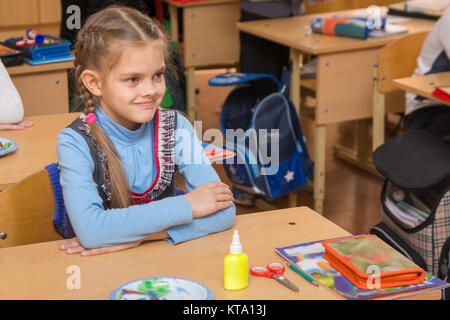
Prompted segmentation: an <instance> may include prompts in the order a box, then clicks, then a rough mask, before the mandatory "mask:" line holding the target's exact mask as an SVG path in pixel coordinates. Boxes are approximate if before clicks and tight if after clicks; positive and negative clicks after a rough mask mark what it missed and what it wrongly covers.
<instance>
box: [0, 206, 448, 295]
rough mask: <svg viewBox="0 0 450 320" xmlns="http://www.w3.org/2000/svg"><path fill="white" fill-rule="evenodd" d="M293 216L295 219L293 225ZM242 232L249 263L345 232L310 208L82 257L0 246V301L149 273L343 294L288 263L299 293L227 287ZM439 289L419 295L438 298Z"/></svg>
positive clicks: (217, 289)
mask: <svg viewBox="0 0 450 320" xmlns="http://www.w3.org/2000/svg"><path fill="white" fill-rule="evenodd" d="M291 222H295V225H292V224H290V223H291ZM234 229H238V230H239V236H240V239H241V243H242V245H243V251H244V253H246V254H247V255H248V257H249V265H250V266H253V265H265V264H267V263H268V262H271V261H279V262H282V259H281V258H280V257H279V256H278V255H277V254H276V253H275V251H274V248H275V247H280V246H287V245H291V244H296V243H302V242H309V241H314V240H320V239H325V238H330V237H338V236H347V235H349V233H348V232H346V231H345V230H343V229H341V228H340V227H338V226H337V225H335V224H333V223H332V222H330V221H328V220H327V219H325V218H323V217H322V216H320V215H319V214H317V213H315V212H314V211H312V210H311V209H308V208H306V207H299V208H291V209H284V210H277V211H270V212H262V213H254V214H248V215H240V216H237V217H236V223H235V226H234V227H233V228H232V229H230V230H227V231H224V232H219V233H215V234H211V235H208V236H206V237H203V238H199V239H195V240H191V241H187V242H184V243H180V244H177V245H170V244H168V243H167V242H166V241H157V242H147V243H144V244H143V245H141V246H139V247H137V248H133V249H130V250H125V251H120V252H116V253H110V254H106V255H99V256H93V257H82V256H80V255H67V254H66V253H65V252H62V251H59V249H58V246H59V244H61V242H62V241H54V242H45V243H39V244H33V245H26V246H20V247H11V248H4V249H0V261H1V263H0V274H1V275H3V276H2V277H0V299H1V300H6V299H108V298H109V295H110V293H111V292H112V291H113V290H114V289H115V288H117V287H118V286H120V285H122V284H124V283H126V282H129V281H132V280H136V279H139V278H144V277H151V276H173V277H183V278H188V279H192V280H195V281H198V282H201V283H202V284H204V285H205V286H207V287H208V288H209V289H211V291H212V292H213V295H214V299H219V300H222V299H236V300H247V299H254V300H266V299H268V300H270V299H277V300H293V299H300V300H306V299H338V297H337V296H336V295H335V294H333V293H332V292H330V291H329V290H327V289H325V288H322V287H314V286H312V285H311V284H309V283H307V282H306V281H305V280H303V279H302V278H301V277H300V276H298V275H297V274H296V273H294V272H293V271H292V270H290V269H286V272H285V275H286V277H287V278H288V279H289V280H290V281H292V282H293V283H294V284H295V285H296V286H298V287H299V288H300V292H299V293H295V292H293V291H291V290H289V289H287V288H285V287H284V286H282V285H280V284H278V283H276V282H275V281H273V280H269V279H266V278H259V277H253V276H251V275H249V285H248V287H247V288H246V289H243V290H239V291H226V290H224V288H223V259H224V258H225V256H226V255H227V254H228V252H229V244H230V242H231V239H232V235H233V230H234ZM70 266H77V267H79V270H80V272H81V274H80V282H81V288H80V289H73V290H69V289H68V288H67V287H66V282H67V280H68V278H69V277H70V276H71V274H70V273H67V272H68V268H69V267H70ZM440 296H441V292H440V291H435V292H431V293H426V294H421V295H417V296H415V297H414V299H439V298H440Z"/></svg>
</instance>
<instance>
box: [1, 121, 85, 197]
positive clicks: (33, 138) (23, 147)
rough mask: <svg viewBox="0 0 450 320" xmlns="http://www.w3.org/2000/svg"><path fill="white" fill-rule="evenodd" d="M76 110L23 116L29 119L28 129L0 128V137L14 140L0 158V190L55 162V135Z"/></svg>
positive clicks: (68, 122) (56, 135)
mask: <svg viewBox="0 0 450 320" xmlns="http://www.w3.org/2000/svg"><path fill="white" fill-rule="evenodd" d="M77 116H78V113H65V114H52V115H44V116H33V117H26V118H25V119H26V120H30V121H33V123H34V125H33V127H31V128H27V129H24V130H0V136H2V137H7V138H10V139H12V140H14V141H16V142H17V144H18V148H17V150H16V151H14V152H13V153H10V154H7V155H5V156H2V157H0V168H1V170H0V191H1V190H5V189H6V188H8V187H10V186H11V185H13V184H14V183H17V182H18V181H20V180H22V179H23V178H25V177H27V176H29V175H31V174H33V173H35V172H37V171H38V170H40V169H42V168H44V166H46V165H48V164H50V163H53V162H56V161H57V160H58V158H57V155H56V138H57V137H58V133H59V132H60V131H61V130H62V129H63V128H64V127H66V126H67V125H68V124H70V123H71V122H72V121H73V120H74V119H75V118H76V117H77Z"/></svg>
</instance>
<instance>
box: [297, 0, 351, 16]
mask: <svg viewBox="0 0 450 320" xmlns="http://www.w3.org/2000/svg"><path fill="white" fill-rule="evenodd" d="M303 3H304V4H305V14H315V13H323V12H332V11H341V10H347V9H351V7H352V0H331V1H330V0H329V1H326V2H323V1H318V0H305V1H304V2H303Z"/></svg>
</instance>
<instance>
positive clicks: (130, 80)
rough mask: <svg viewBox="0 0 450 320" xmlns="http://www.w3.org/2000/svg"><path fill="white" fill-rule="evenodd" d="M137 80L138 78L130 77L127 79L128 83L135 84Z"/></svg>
mask: <svg viewBox="0 0 450 320" xmlns="http://www.w3.org/2000/svg"><path fill="white" fill-rule="evenodd" d="M136 82H137V78H130V79H127V83H128V84H135V83H136Z"/></svg>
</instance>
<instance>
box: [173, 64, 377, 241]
mask: <svg viewBox="0 0 450 320" xmlns="http://www.w3.org/2000/svg"><path fill="white" fill-rule="evenodd" d="M224 71H225V70H203V71H197V72H196V74H195V81H196V88H197V89H198V91H199V92H198V94H197V97H196V107H197V114H198V116H197V120H200V121H202V130H203V132H204V131H205V130H206V129H210V128H217V129H220V111H221V105H222V103H223V101H224V100H225V98H226V96H227V94H228V93H229V92H230V90H231V89H232V88H231V87H211V86H209V85H208V83H207V81H208V79H209V78H211V77H213V76H214V75H216V74H218V73H220V72H224ZM300 122H301V126H302V130H303V133H304V135H305V137H306V141H307V146H308V149H309V153H310V155H311V156H313V155H314V119H312V118H311V117H309V116H303V117H302V118H301V119H300ZM326 134H327V137H326V141H327V145H326V177H325V178H326V183H325V201H324V210H323V215H324V217H326V218H327V219H329V220H331V221H332V222H334V223H335V224H337V225H339V226H340V227H342V228H343V229H345V230H347V231H348V232H350V233H352V234H361V233H368V231H369V229H370V227H372V226H373V225H375V224H377V223H378V222H379V219H380V218H379V215H380V210H381V203H380V192H381V187H382V184H383V181H382V179H381V178H378V177H376V176H373V175H371V174H369V173H366V172H364V171H363V170H361V169H358V168H356V167H353V166H351V165H349V164H347V163H346V162H344V161H342V160H340V159H337V158H336V157H335V156H334V152H333V145H336V144H340V145H343V146H346V147H351V148H355V146H356V143H357V123H356V122H346V123H341V124H332V125H328V126H327V132H326ZM214 168H215V169H216V171H217V173H218V174H219V176H220V178H221V179H222V181H223V182H225V183H228V184H230V181H229V179H228V178H227V176H226V174H225V171H224V169H223V167H222V166H221V165H214ZM178 179H180V178H178ZM297 199H298V206H307V207H310V208H313V203H314V201H313V198H312V194H310V193H308V192H306V191H304V190H299V191H298V195H297ZM271 204H272V205H273V206H275V207H277V208H279V209H282V208H286V207H287V206H288V202H287V197H284V198H281V199H278V200H276V201H273V202H271ZM236 209H237V211H236V214H238V215H239V214H251V213H254V212H258V211H259V210H258V209H257V208H255V207H243V206H239V205H237V206H236Z"/></svg>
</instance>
